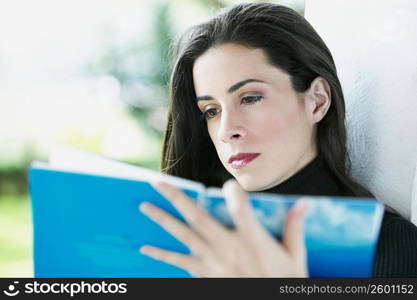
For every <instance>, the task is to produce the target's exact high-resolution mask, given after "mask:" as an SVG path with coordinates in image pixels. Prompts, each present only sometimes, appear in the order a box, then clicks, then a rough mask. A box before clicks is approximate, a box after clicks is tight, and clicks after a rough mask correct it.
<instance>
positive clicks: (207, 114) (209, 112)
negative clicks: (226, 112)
mask: <svg viewBox="0 0 417 300" xmlns="http://www.w3.org/2000/svg"><path fill="white" fill-rule="evenodd" d="M217 111H218V109H217V108H209V109H207V110H206V111H204V112H203V116H204V118H205V119H206V120H208V119H211V118H214V117H215V116H216V114H217Z"/></svg>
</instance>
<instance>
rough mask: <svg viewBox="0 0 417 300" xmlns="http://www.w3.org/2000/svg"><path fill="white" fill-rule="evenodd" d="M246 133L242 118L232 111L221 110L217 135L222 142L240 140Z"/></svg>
mask: <svg viewBox="0 0 417 300" xmlns="http://www.w3.org/2000/svg"><path fill="white" fill-rule="evenodd" d="M246 135H247V132H246V129H245V126H244V125H243V122H242V119H241V118H240V117H239V116H238V115H237V114H236V113H233V112H227V111H222V113H221V119H220V128H219V137H220V139H221V141H222V142H224V143H229V142H230V141H232V140H240V139H243V138H245V136H246Z"/></svg>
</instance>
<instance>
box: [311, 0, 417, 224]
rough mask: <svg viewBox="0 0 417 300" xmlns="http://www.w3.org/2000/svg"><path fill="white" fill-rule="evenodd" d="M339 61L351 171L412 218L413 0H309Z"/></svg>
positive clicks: (415, 159)
mask: <svg viewBox="0 0 417 300" xmlns="http://www.w3.org/2000/svg"><path fill="white" fill-rule="evenodd" d="M305 17H306V19H307V20H308V21H309V22H310V23H311V24H312V26H313V27H314V28H315V29H316V30H317V32H318V33H319V34H320V36H321V37H322V38H323V40H324V41H325V43H326V44H327V46H328V47H329V49H330V51H331V52H332V54H333V58H334V59H335V62H336V67H337V70H338V75H339V79H340V81H341V83H342V86H343V90H344V94H345V100H346V109H347V116H346V117H347V126H348V134H349V137H348V140H349V150H350V153H351V159H352V166H353V169H352V175H353V177H354V178H356V179H357V180H358V181H359V182H361V183H362V184H363V185H364V186H366V187H367V188H368V189H370V190H371V191H372V192H373V193H374V194H375V195H376V197H377V198H378V199H380V200H381V201H383V202H384V203H386V204H388V205H391V206H392V207H394V208H395V209H397V210H398V211H399V212H400V213H401V214H402V215H403V216H404V217H406V218H408V219H412V221H413V222H414V223H415V224H417V1H416V0H366V1H363V0H350V1H343V0H307V2H306V9H305Z"/></svg>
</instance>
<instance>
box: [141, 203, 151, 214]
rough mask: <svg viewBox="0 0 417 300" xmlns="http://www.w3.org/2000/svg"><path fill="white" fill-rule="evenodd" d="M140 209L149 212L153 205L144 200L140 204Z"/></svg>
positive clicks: (145, 212)
mask: <svg viewBox="0 0 417 300" xmlns="http://www.w3.org/2000/svg"><path fill="white" fill-rule="evenodd" d="M139 210H140V211H141V212H143V213H144V214H147V213H148V212H149V211H150V210H151V206H150V204H148V203H147V202H143V203H141V204H140V205H139Z"/></svg>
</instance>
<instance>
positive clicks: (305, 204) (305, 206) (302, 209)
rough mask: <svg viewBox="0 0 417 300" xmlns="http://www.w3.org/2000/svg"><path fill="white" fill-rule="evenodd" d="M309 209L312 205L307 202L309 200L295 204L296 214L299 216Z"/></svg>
mask: <svg viewBox="0 0 417 300" xmlns="http://www.w3.org/2000/svg"><path fill="white" fill-rule="evenodd" d="M309 207H310V203H309V202H307V200H298V201H297V203H296V204H295V208H294V213H295V214H297V215H299V214H301V213H303V212H305V211H307V209H308V208H309Z"/></svg>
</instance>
